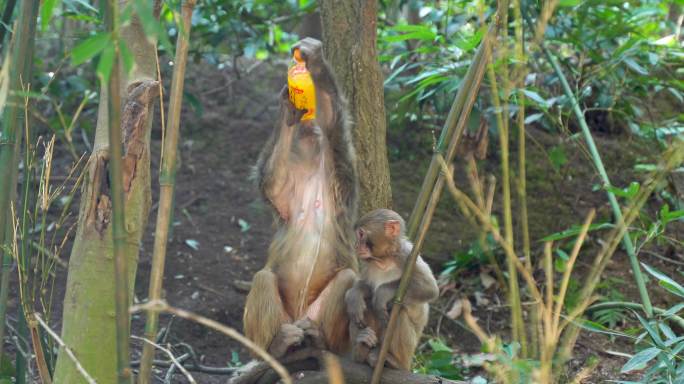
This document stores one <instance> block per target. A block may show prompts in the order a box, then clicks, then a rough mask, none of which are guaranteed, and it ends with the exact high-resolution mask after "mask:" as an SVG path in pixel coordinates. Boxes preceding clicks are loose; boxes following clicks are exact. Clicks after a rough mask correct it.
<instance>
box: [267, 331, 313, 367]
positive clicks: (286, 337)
mask: <svg viewBox="0 0 684 384" xmlns="http://www.w3.org/2000/svg"><path fill="white" fill-rule="evenodd" d="M303 340H304V331H303V330H302V329H301V328H299V327H298V326H296V325H295V324H282V325H281V326H280V330H279V331H278V333H276V335H275V337H274V338H273V341H271V345H270V346H269V347H268V353H270V354H271V355H272V356H273V357H275V358H277V359H279V358H281V357H283V356H285V354H286V353H287V351H288V349H290V347H292V346H296V345H299V344H301V342H302V341H303Z"/></svg>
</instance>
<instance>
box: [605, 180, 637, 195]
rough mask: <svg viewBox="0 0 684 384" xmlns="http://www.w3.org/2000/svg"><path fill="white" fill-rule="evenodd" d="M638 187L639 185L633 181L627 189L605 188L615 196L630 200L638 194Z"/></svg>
mask: <svg viewBox="0 0 684 384" xmlns="http://www.w3.org/2000/svg"><path fill="white" fill-rule="evenodd" d="M640 187H641V186H640V185H639V183H637V182H636V181H633V182H631V183H630V184H629V187H627V188H617V187H613V186H610V187H607V188H606V190H607V191H608V192H610V193H612V194H614V195H615V196H620V197H624V198H626V199H632V198H634V196H636V194H637V193H639V189H640Z"/></svg>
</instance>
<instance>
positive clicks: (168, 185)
mask: <svg viewBox="0 0 684 384" xmlns="http://www.w3.org/2000/svg"><path fill="white" fill-rule="evenodd" d="M195 3H196V0H186V1H184V2H183V7H182V15H181V17H182V27H181V28H180V29H181V32H180V33H179V34H178V40H177V42H176V58H175V60H174V71H173V79H172V81H171V95H170V100H169V113H168V116H169V122H168V124H167V128H168V132H167V133H166V135H165V137H164V143H163V150H164V155H163V156H162V161H161V171H160V173H159V208H158V209H157V224H156V230H155V235H154V251H153V254H152V271H151V274H150V286H149V293H148V296H149V298H148V299H149V300H150V301H152V300H158V299H160V298H161V288H162V281H163V278H164V263H165V259H166V245H167V243H168V237H169V228H170V227H171V217H172V211H173V195H174V188H175V184H176V169H177V166H176V155H177V152H178V151H177V149H178V136H179V131H180V114H181V106H182V102H183V84H184V78H185V67H186V64H187V58H188V45H189V38H190V28H191V27H192V23H191V18H192V11H193V8H194V7H195ZM158 322H159V314H158V312H155V311H148V312H147V322H146V324H145V337H146V338H147V340H149V341H154V339H155V337H156V334H157V326H158ZM153 359H154V345H152V344H149V343H145V345H144V346H143V354H142V357H141V359H140V374H139V377H138V382H139V383H141V384H147V383H149V380H150V374H151V369H152V360H153Z"/></svg>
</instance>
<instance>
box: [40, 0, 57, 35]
mask: <svg viewBox="0 0 684 384" xmlns="http://www.w3.org/2000/svg"><path fill="white" fill-rule="evenodd" d="M59 3H61V0H45V1H44V2H43V6H42V7H41V8H40V27H41V29H42V30H43V31H45V30H46V29H47V27H48V25H49V24H50V20H51V19H52V13H53V11H54V10H55V8H57V6H58V5H59Z"/></svg>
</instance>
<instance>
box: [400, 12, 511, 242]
mask: <svg viewBox="0 0 684 384" xmlns="http://www.w3.org/2000/svg"><path fill="white" fill-rule="evenodd" d="M498 28H499V18H498V16H495V17H494V20H493V21H492V23H491V25H490V27H489V29H488V31H487V33H486V34H485V36H484V38H483V39H482V42H481V43H480V47H479V48H478V50H477V53H475V56H474V58H473V62H472V64H471V65H470V68H469V69H468V72H467V73H466V75H465V76H464V77H463V81H462V82H461V86H460V88H459V90H458V93H457V94H456V97H455V98H454V102H453V104H452V105H451V110H450V111H449V115H448V116H447V119H446V121H445V122H444V127H443V128H442V133H441V134H440V137H439V141H438V142H437V147H436V148H435V154H442V155H443V156H444V158H445V159H447V161H448V162H451V159H453V157H454V154H455V152H456V146H457V145H458V141H459V140H460V138H461V135H462V134H463V130H464V129H465V126H466V123H467V121H468V116H469V114H470V111H471V109H472V105H473V103H474V102H475V97H476V96H477V93H478V90H479V89H480V83H481V81H482V76H483V74H484V69H485V67H486V63H487V62H488V60H489V56H490V55H491V44H492V41H493V40H494V38H495V37H496V31H497V29H498ZM439 174H440V172H439V163H438V162H437V159H436V157H435V156H433V157H432V161H431V162H430V167H429V168H428V171H427V174H426V175H425V179H424V180H423V184H422V186H421V189H420V194H419V195H418V198H417V199H416V204H415V205H414V207H413V211H412V212H411V216H410V217H409V221H408V224H407V232H406V233H407V236H408V238H410V239H413V238H415V235H416V232H417V230H418V225H419V224H420V221H421V218H422V217H423V214H424V212H425V207H426V206H427V204H428V200H429V198H430V195H431V194H432V190H433V188H434V185H435V183H436V180H437V178H438V177H439Z"/></svg>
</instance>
